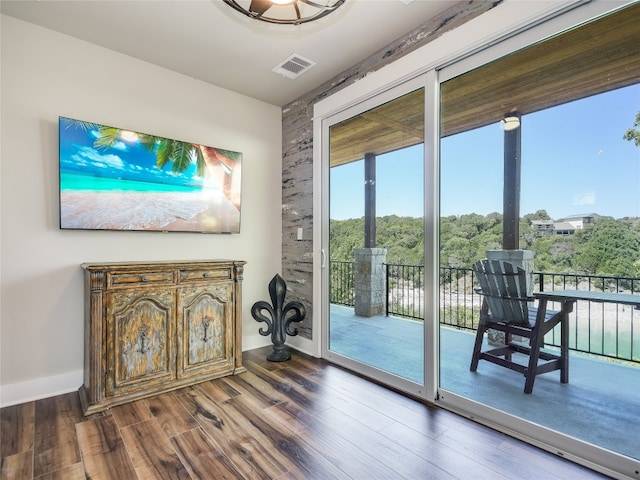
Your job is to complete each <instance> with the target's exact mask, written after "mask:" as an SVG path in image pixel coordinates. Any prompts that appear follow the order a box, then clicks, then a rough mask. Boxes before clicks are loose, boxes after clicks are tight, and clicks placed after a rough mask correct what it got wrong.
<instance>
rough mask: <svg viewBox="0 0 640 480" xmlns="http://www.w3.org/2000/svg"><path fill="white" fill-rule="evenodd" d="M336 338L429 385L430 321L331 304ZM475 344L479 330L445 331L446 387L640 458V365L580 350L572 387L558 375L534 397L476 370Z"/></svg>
mask: <svg viewBox="0 0 640 480" xmlns="http://www.w3.org/2000/svg"><path fill="white" fill-rule="evenodd" d="M330 332H331V333H330V346H331V350H332V351H335V352H337V353H340V354H342V355H345V356H348V357H349V358H352V359H354V360H358V361H361V362H363V363H367V364H369V365H372V366H375V367H377V368H380V369H382V370H385V371H387V372H390V373H394V374H396V375H399V376H402V377H404V378H408V379H410V380H414V381H417V382H419V383H422V379H423V354H422V352H423V349H424V342H423V338H422V337H423V336H422V322H417V321H413V320H407V319H402V318H397V317H384V316H382V317H372V318H365V317H358V316H356V315H355V314H354V311H353V308H349V307H343V306H340V305H331V329H330ZM474 339H475V335H474V333H473V332H465V331H460V330H455V329H451V328H447V327H443V328H441V329H440V386H441V387H442V388H443V389H445V390H448V391H450V392H453V393H456V394H458V395H462V396H464V397H467V398H470V399H472V400H474V401H477V402H479V403H482V404H485V405H489V406H492V407H494V408H497V409H499V410H503V411H505V412H507V413H509V414H512V415H516V416H518V417H521V418H523V419H525V420H528V421H531V422H534V423H536V424H538V425H542V426H544V427H548V428H551V429H553V430H556V431H558V432H561V433H563V434H566V435H570V436H572V437H575V438H579V439H581V440H584V441H587V442H590V443H593V444H594V445H597V446H599V447H603V448H606V449H608V450H612V451H614V452H617V453H621V454H623V455H627V456H629V457H631V458H635V459H638V460H640V415H639V414H638V412H640V367H633V366H628V365H625V364H620V363H615V362H611V361H607V360H604V359H602V358H598V357H595V356H586V355H583V354H579V353H573V352H572V353H571V355H570V360H569V383H568V384H561V383H560V373H559V372H558V371H555V372H550V373H547V374H544V375H540V376H538V377H537V378H536V381H535V386H534V389H533V393H532V394H530V395H526V394H525V393H524V392H523V389H524V377H523V376H522V375H520V374H519V373H517V372H513V371H511V370H508V369H506V368H503V367H499V366H497V365H493V364H491V363H489V362H486V361H480V364H479V366H478V370H477V372H470V371H469V363H470V361H471V353H472V350H473V341H474ZM523 358H524V356H523Z"/></svg>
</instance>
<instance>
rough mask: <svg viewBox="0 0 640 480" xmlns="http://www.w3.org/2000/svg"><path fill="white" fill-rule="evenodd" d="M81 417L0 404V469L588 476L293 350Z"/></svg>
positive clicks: (45, 404)
mask: <svg viewBox="0 0 640 480" xmlns="http://www.w3.org/2000/svg"><path fill="white" fill-rule="evenodd" d="M269 351H270V348H267V349H260V350H254V351H251V352H246V353H245V355H244V357H245V365H246V367H247V368H248V370H249V371H248V372H246V373H243V374H240V375H237V376H235V377H225V378H221V379H217V380H213V381H210V382H205V383H202V384H199V385H197V386H193V387H188V388H184V389H182V390H177V391H175V392H170V393H166V394H163V395H159V396H156V397H153V398H149V399H144V400H140V401H137V402H134V403H130V404H127V405H123V406H119V407H115V408H112V409H111V410H109V411H107V412H105V413H102V414H96V415H92V416H90V417H83V416H82V413H81V411H80V403H79V400H78V395H77V394H76V393H70V394H66V395H60V396H57V397H52V398H48V399H44V400H38V401H35V402H28V403H25V404H21V405H16V406H11V407H6V408H3V409H2V410H1V411H0V416H1V420H2V425H1V428H2V431H1V435H2V439H1V442H0V443H1V447H2V449H1V454H2V479H7V480H8V479H20V480H25V479H39V480H44V479H47V480H54V479H64V480H74V479H89V478H90V479H93V480H97V479H108V480H112V479H113V480H116V479H117V480H128V479H162V480H166V479H173V478H177V479H216V480H217V479H251V480H254V479H280V480H291V479H318V480H330V479H357V480H360V479H363V480H369V479H383V478H385V479H394V480H395V479H416V480H418V479H419V480H428V479H454V478H460V479H491V480H498V479H536V480H539V479H545V480H553V479H558V480H560V479H562V480H568V479H599V478H605V477H603V476H602V475H599V474H597V473H595V472H593V471H591V470H588V469H585V468H583V467H580V466H578V465H575V464H573V463H571V462H568V461H566V460H564V459H562V458H559V457H556V456H554V455H552V454H549V453H546V452H544V451H542V450H539V449H537V448H534V447H532V446H529V445H527V444H525V443H522V442H520V441H518V440H515V439H513V438H510V437H508V436H505V435H502V434H500V433H497V432H495V431H493V430H491V429H488V428H485V427H483V426H481V425H478V424H476V423H474V422H472V421H470V420H467V419H464V418H461V417H459V416H457V415H455V414H453V413H450V412H447V411H445V410H442V409H438V408H433V407H428V406H425V405H423V404H421V403H419V402H416V401H414V400H411V399H409V398H406V397H404V396H402V395H399V394H397V393H394V392H392V391H390V390H387V389H385V388H383V387H381V386H379V385H376V384H374V383H371V382H368V381H366V380H364V379H362V378H359V377H357V376H354V375H352V374H350V373H348V372H346V371H344V370H342V369H339V368H337V367H335V366H332V365H330V364H327V363H326V362H324V361H322V360H318V359H314V358H311V357H307V356H305V355H302V354H299V353H295V352H294V357H293V359H292V360H291V361H289V362H285V363H269V362H267V361H266V360H265V356H266V354H267V353H268V352H269Z"/></svg>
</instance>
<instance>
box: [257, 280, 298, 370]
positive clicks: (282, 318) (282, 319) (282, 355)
mask: <svg viewBox="0 0 640 480" xmlns="http://www.w3.org/2000/svg"><path fill="white" fill-rule="evenodd" d="M269 295H270V296H271V305H269V304H268V303H267V302H265V301H259V302H256V303H254V304H253V307H251V315H252V316H253V318H254V319H255V320H256V321H257V322H264V323H266V324H267V328H266V329H265V328H264V327H261V328H260V329H259V330H258V332H259V333H260V335H262V336H265V337H266V336H267V335H271V343H273V352H272V353H271V354H270V355H269V356H268V357H267V360H269V361H270V362H284V361H286V360H289V359H290V358H291V353H289V351H288V350H287V349H286V348H285V346H284V342H285V341H286V340H287V335H291V336H292V337H294V336H296V335H298V329H297V328H293V327H291V324H292V323H293V322H301V321H302V320H304V317H305V315H306V310H305V308H304V305H302V303H300V302H289V303H287V304H286V305H285V304H284V297H285V296H286V295H287V284H286V283H285V281H284V280H283V279H282V277H281V276H280V275H278V274H276V276H275V277H273V279H272V280H271V282H269ZM265 311H266V313H268V314H269V316H266V315H265V314H264V313H263V312H265ZM287 317H288V318H287Z"/></svg>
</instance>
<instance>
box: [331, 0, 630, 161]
mask: <svg viewBox="0 0 640 480" xmlns="http://www.w3.org/2000/svg"><path fill="white" fill-rule="evenodd" d="M638 25H640V2H639V3H635V4H632V5H631V6H629V7H627V8H624V9H622V10H619V11H617V12H614V13H612V14H610V15H607V16H605V17H603V18H600V19H598V20H595V21H593V22H590V23H587V24H586V25H584V26H581V27H579V28H574V29H570V30H568V31H567V32H564V33H562V34H559V35H556V36H554V37H552V38H549V39H547V40H545V41H542V42H540V43H538V44H535V45H532V46H530V47H528V48H525V49H523V50H520V51H517V52H515V53H513V54H511V55H507V56H505V57H502V58H499V59H498V60H495V61H493V62H491V63H489V64H486V65H483V66H481V67H479V68H477V69H475V70H472V71H470V72H468V73H465V74H464V75H460V76H458V77H455V78H452V79H451V80H449V81H447V82H444V83H443V84H442V85H441V89H440V94H441V103H440V109H441V110H440V111H441V123H440V134H441V135H442V136H448V135H454V134H456V133H460V132H464V131H466V130H470V129H474V128H479V127H482V126H484V125H489V124H491V123H496V122H498V121H500V120H501V119H502V118H503V117H504V115H505V114H506V113H508V112H519V113H520V114H521V115H525V114H528V113H532V112H536V111H539V110H542V109H545V108H550V107H553V106H556V105H560V104H563V103H566V102H571V101H573V100H577V99H580V98H585V97H588V96H591V95H596V94H599V93H602V92H607V91H609V90H614V89H616V88H620V87H624V86H628V85H633V84H636V83H638V82H640V28H638ZM423 130H424V91H423V90H422V89H420V90H417V91H415V92H413V93H410V94H407V95H405V96H403V97H400V98H397V99H395V100H393V101H391V102H388V103H385V104H383V105H380V106H378V107H376V108H374V109H372V110H369V111H367V112H364V113H362V114H360V115H356V116H354V117H352V118H349V119H347V120H344V121H343V122H341V123H339V124H337V125H334V126H332V127H331V166H337V165H342V164H345V163H349V162H353V161H356V160H360V159H362V158H364V156H365V154H367V153H373V154H376V155H380V154H383V153H387V152H390V151H393V150H397V149H400V148H405V147H409V146H412V145H416V144H418V143H422V142H423V133H422V132H423Z"/></svg>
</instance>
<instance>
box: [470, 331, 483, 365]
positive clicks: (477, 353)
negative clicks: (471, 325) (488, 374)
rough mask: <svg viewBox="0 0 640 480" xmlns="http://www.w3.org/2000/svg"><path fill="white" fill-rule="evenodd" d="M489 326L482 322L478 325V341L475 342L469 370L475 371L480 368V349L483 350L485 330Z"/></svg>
mask: <svg viewBox="0 0 640 480" xmlns="http://www.w3.org/2000/svg"><path fill="white" fill-rule="evenodd" d="M486 330H487V328H486V327H485V326H484V325H483V324H480V325H478V331H477V332H476V341H475V343H474V344H473V356H472V357H471V367H470V368H469V370H471V371H472V372H475V371H476V370H477V369H478V362H479V361H480V351H481V350H482V340H483V339H484V332H485V331H486Z"/></svg>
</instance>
